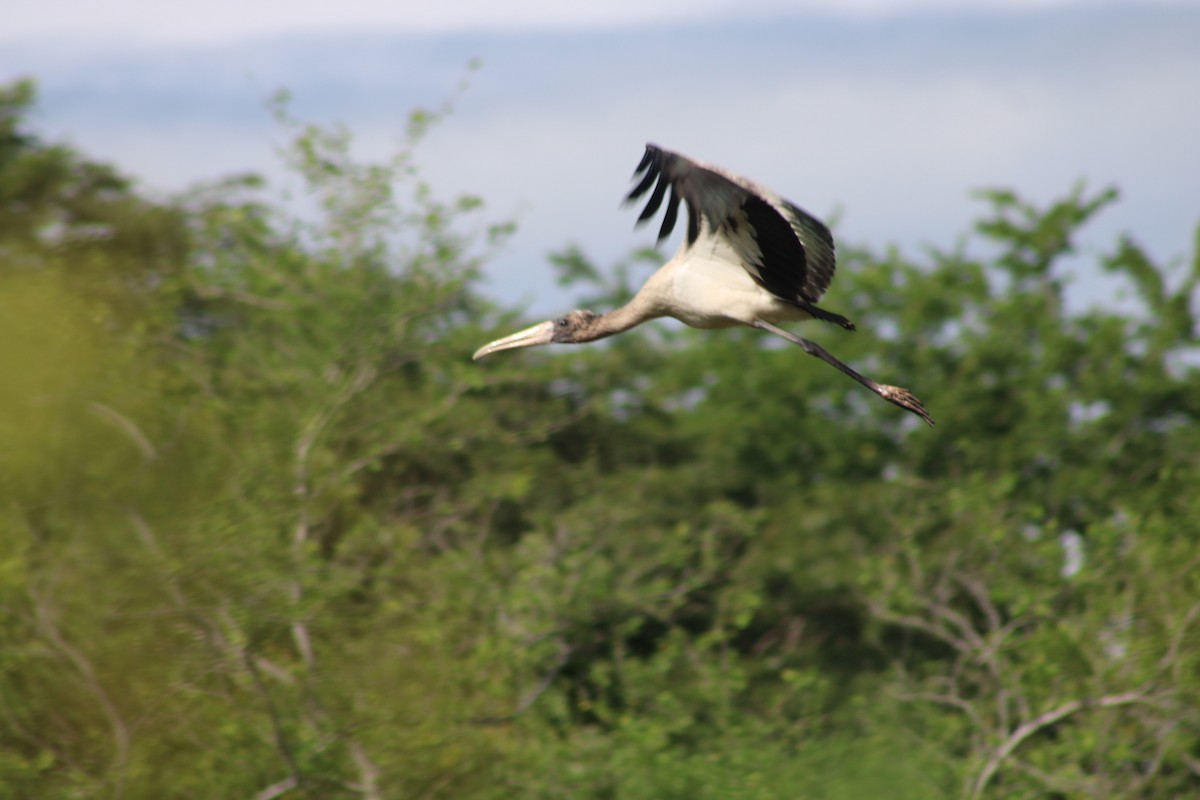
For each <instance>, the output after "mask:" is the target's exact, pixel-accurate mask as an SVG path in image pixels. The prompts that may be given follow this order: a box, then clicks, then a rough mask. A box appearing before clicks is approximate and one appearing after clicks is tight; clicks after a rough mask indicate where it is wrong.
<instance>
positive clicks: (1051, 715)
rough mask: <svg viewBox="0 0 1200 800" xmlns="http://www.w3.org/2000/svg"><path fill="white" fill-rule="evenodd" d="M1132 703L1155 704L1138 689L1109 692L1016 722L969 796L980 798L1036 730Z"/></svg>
mask: <svg viewBox="0 0 1200 800" xmlns="http://www.w3.org/2000/svg"><path fill="white" fill-rule="evenodd" d="M1134 704H1145V705H1154V704H1155V702H1154V700H1152V699H1151V698H1149V697H1147V696H1146V695H1145V694H1143V693H1142V692H1140V691H1132V692H1122V693H1120V694H1109V695H1104V696H1103V697H1098V698H1096V699H1094V700H1071V701H1069V702H1066V703H1063V704H1062V705H1061V706H1059V707H1058V708H1054V709H1051V710H1050V711H1047V712H1045V713H1043V714H1039V715H1038V716H1037V717H1034V718H1033V719H1031V720H1029V721H1028V722H1026V723H1024V724H1022V725H1019V726H1018V727H1017V728H1016V730H1014V731H1013V732H1012V733H1011V734H1009V736H1008V738H1007V739H1005V740H1004V741H1003V742H1002V743H1001V744H1000V746H999V747H997V748H996V750H995V752H993V753H992V755H991V756H990V757H989V758H988V760H987V762H986V763H985V764H984V765H983V769H982V770H980V772H979V776H978V777H977V778H976V779H975V784H974V786H973V787H972V788H971V792H970V797H971V798H972V799H973V800H974V798H979V797H982V796H983V792H984V790H985V789H986V788H987V785H988V783H990V782H991V780H992V778H993V777H995V775H996V773H997V772H998V771H999V770H1000V766H1001V765H1002V764H1003V763H1004V760H1005V759H1006V758H1008V757H1009V756H1010V755H1012V753H1013V751H1014V750H1016V749H1017V748H1018V747H1020V746H1021V744H1022V743H1024V742H1025V740H1026V739H1028V738H1029V737H1031V736H1033V735H1034V734H1036V733H1037V732H1038V731H1041V730H1044V729H1045V728H1048V727H1050V726H1051V725H1054V724H1055V723H1057V722H1060V721H1062V720H1063V719H1065V718H1067V717H1069V716H1071V715H1072V714H1075V713H1077V712H1079V711H1082V710H1084V709H1088V708H1113V707H1115V706H1127V705H1134Z"/></svg>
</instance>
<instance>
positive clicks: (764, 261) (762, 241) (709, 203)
mask: <svg viewBox="0 0 1200 800" xmlns="http://www.w3.org/2000/svg"><path fill="white" fill-rule="evenodd" d="M643 173H644V174H643ZM633 174H634V178H635V179H636V178H637V177H638V176H639V175H640V176H641V180H640V181H639V182H638V184H637V185H636V186H634V187H633V190H632V191H631V192H630V193H629V195H628V196H627V197H626V198H625V200H626V202H632V201H634V200H637V199H638V198H640V197H642V196H643V195H645V194H646V192H648V191H650V187H651V186H653V187H654V191H653V192H651V194H650V198H649V199H648V200H647V201H646V207H645V208H644V209H642V213H641V214H639V215H638V223H643V222H645V221H646V220H648V219H650V218H651V217H652V216H654V215H655V214H656V213H657V212H658V209H659V208H660V207H661V206H662V202H663V200H664V199H666V198H667V196H668V194H669V199H668V200H667V210H666V214H665V215H664V217H663V221H662V227H661V228H659V231H658V240H659V241H660V242H661V241H662V240H663V239H665V238H666V237H667V236H668V235H669V234H670V233H671V231H672V230H673V229H674V228H675V222H676V219H677V217H678V216H679V202H680V199H682V200H683V202H684V203H685V204H686V205H687V215H688V230H687V242H688V246H689V247H690V246H693V245H695V244H696V242H697V241H698V240H699V239H700V238H701V237H702V236H719V237H722V238H724V239H725V241H726V242H727V243H728V244H729V245H730V247H732V249H733V250H734V251H735V252H736V253H737V254H738V256H739V259H740V261H741V266H742V267H744V268H745V269H746V271H747V272H749V273H750V276H751V277H753V278H754V280H756V281H757V282H758V283H759V284H760V285H761V286H762V287H763V288H765V289H766V290H767V291H769V292H770V293H771V294H773V295H775V296H776V297H779V298H780V299H783V300H786V301H788V302H789V303H795V302H797V301H802V302H805V303H815V302H817V300H819V299H820V298H821V295H823V294H824V293H825V290H826V289H828V288H829V284H830V282H831V281H832V280H833V273H834V269H835V257H834V246H833V237H832V236H831V235H830V233H829V229H828V228H826V227H825V225H824V224H823V223H822V222H821V221H820V220H819V219H817V218H816V217H814V216H812V215H811V214H808V213H806V212H805V211H804V210H802V209H800V208H798V207H797V206H795V205H794V204H792V203H790V202H788V201H787V200H784V199H783V198H782V197H780V196H779V195H777V194H776V193H775V192H772V191H771V190H770V189H767V188H765V187H762V186H759V185H757V184H755V183H753V182H751V181H748V180H746V179H745V178H742V177H740V176H738V175H734V174H733V173H731V172H727V171H726V170H723V169H721V168H720V167H714V166H711V165H708V164H704V163H702V162H699V161H695V160H693V159H690V158H688V157H687V156H684V155H680V154H679V153H674V152H672V151H670V150H664V149H662V148H661V147H658V146H656V145H653V144H648V145H646V154H645V155H644V156H643V157H642V161H641V163H640V164H638V167H637V169H636V170H634V173H633Z"/></svg>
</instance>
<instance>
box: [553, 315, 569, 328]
mask: <svg viewBox="0 0 1200 800" xmlns="http://www.w3.org/2000/svg"><path fill="white" fill-rule="evenodd" d="M554 324H555V325H557V326H558V327H560V328H565V327H567V326H568V325H570V324H571V321H570V320H569V319H567V318H566V317H559V318H558V319H556V320H554Z"/></svg>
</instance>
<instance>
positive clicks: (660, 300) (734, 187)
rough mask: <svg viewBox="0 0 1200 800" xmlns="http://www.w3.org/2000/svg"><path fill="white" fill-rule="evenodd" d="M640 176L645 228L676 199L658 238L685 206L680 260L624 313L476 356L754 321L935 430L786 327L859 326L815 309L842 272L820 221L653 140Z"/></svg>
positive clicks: (584, 320)
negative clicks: (657, 322) (656, 323)
mask: <svg viewBox="0 0 1200 800" xmlns="http://www.w3.org/2000/svg"><path fill="white" fill-rule="evenodd" d="M643 173H644V174H643ZM639 175H641V176H642V177H641V180H640V181H639V182H638V184H637V185H636V186H634V187H633V190H632V191H631V192H630V193H629V195H628V197H626V198H625V201H626V203H629V202H632V201H634V200H637V199H638V198H640V197H642V196H643V195H645V194H646V192H648V191H650V187H651V186H653V187H654V191H653V192H652V193H651V195H650V199H649V200H648V201H647V203H646V207H645V209H643V210H642V213H641V214H640V215H639V216H638V223H643V222H645V221H646V220H648V219H650V218H651V217H652V216H654V215H655V214H656V213H657V212H658V210H659V208H660V207H661V206H662V202H663V200H664V199H666V198H667V197H668V193H669V199H668V200H667V210H666V214H665V216H664V218H663V222H662V227H661V228H660V229H659V231H658V241H659V242H662V240H663V239H665V238H666V237H667V236H668V235H669V234H670V233H671V231H672V229H674V227H675V221H676V218H677V217H678V216H679V203H680V200H682V201H683V202H684V203H686V204H687V223H688V225H687V237H686V238H685V239H684V241H683V244H681V245H680V247H679V251H678V252H677V253H676V254H675V256H674V257H673V258H672V259H671V260H670V261H668V262H667V263H666V264H664V265H663V266H662V267H660V268H659V270H658V271H657V272H655V273H654V274H653V275H651V276H650V279H649V280H647V281H646V283H645V285H644V286H642V288H641V289H640V290H639V291H638V293H637V295H636V296H634V298H633V299H632V300H630V301H629V303H627V304H626V305H624V306H622V307H621V308H618V309H616V310H615V311H609V312H608V313H606V314H597V313H595V312H592V311H572V312H570V313H569V314H566V315H565V316H562V317H559V318H558V319H552V320H548V321H546V322H543V323H540V324H538V325H534V326H533V327H532V328H527V329H526V330H523V331H519V332H517V333H514V334H512V335H511V336H505V337H504V338H503V339H497V340H496V341H494V342H491V343H489V344H486V345H484V346H483V347H481V348H479V350H477V351H476V352H475V355H474V358H475V359H476V360H478V359H480V358H483V357H484V356H486V355H490V354H492V353H495V352H498V351H500V350H508V349H511V348H514V347H533V346H535V345H543V344H579V343H582V342H591V341H595V340H596V339H602V338H604V337H606V336H612V335H613V334H615V333H621V332H622V331H627V330H629V329H630V328H632V327H633V326H635V325H639V324H641V323H643V322H645V321H646V320H649V319H655V318H657V317H673V318H675V319H677V320H679V321H680V322H683V323H684V324H687V325H690V326H692V327H693V328H728V327H731V326H734V325H748V326H750V327H752V328H759V329H761V330H764V331H769V332H770V333H773V334H775V335H776V336H782V337H783V338H784V339H787V340H788V341H789V342H792V343H793V344H797V345H799V346H800V347H802V348H804V352H806V353H808V354H809V355H811V356H816V357H817V358H819V359H821V360H822V361H824V362H825V363H826V364H830V365H831V366H834V367H836V368H837V369H839V370H841V371H842V372H844V373H845V374H846V375H848V376H850V377H851V378H853V379H854V380H856V381H858V382H859V383H861V384H862V385H863V386H865V387H867V388H868V389H870V390H871V391H872V392H875V394H877V395H879V396H880V397H882V398H883V399H884V400H887V401H888V402H890V403H894V404H896V405H898V406H900V407H901V408H903V409H906V410H908V411H911V412H912V413H914V414H916V415H917V416H918V417H920V418H921V419H923V420H925V422H927V423H929V424H930V425H932V424H933V418H932V417H930V416H929V412H927V411H926V410H925V407H924V406H923V405H921V401H920V400H918V399H917V398H916V397H914V396H913V395H912V393H910V392H909V391H908V390H907V389H902V388H900V387H899V386H888V385H887V384H883V383H876V382H875V381H873V380H871V379H870V378H868V377H866V376H864V375H861V374H859V373H858V372H855V371H854V370H853V369H851V368H850V367H848V366H847V365H846V364H844V363H842V362H841V361H839V360H838V359H836V358H834V357H833V356H831V355H830V354H829V353H827V352H826V351H825V349H824V348H823V347H821V346H820V345H818V344H816V343H815V342H810V341H809V340H807V339H802V338H800V337H799V336H797V335H795V334H794V333H791V332H790V331H786V330H784V329H782V328H780V327H778V324H779V323H783V322H795V321H798V320H806V319H819V320H823V321H825V322H832V323H836V324H837V325H840V326H842V327H843V328H845V329H847V330H854V323H852V322H850V320H848V319H846V318H845V317H843V316H841V315H840V314H834V313H833V312H831V311H826V310H825V309H823V308H818V307H817V305H816V303H817V301H818V300H820V299H821V295H823V294H824V293H825V290H826V289H828V288H829V283H830V281H832V280H833V272H834V253H833V237H832V236H831V235H830V233H829V229H828V228H826V227H825V225H824V224H823V223H822V222H821V221H820V220H818V219H817V218H816V217H813V216H811V215H810V214H808V213H806V212H805V211H803V210H801V209H800V208H798V207H797V206H795V205H794V204H792V203H790V202H788V201H787V200H785V199H784V198H782V197H780V196H779V195H778V194H776V193H775V192H773V191H771V190H770V189H767V188H766V187H764V186H760V185H758V184H757V183H753V182H752V181H749V180H746V179H745V178H742V177H740V176H738V175H734V174H733V173H731V172H728V171H727V170H724V169H721V168H720V167H716V166H713V165H711V164H705V163H703V162H701V161H696V160H694V159H691V158H688V157H687V156H684V155H681V154H679V153H675V152H672V151H670V150H665V149H663V148H661V147H658V146H656V145H653V144H648V145H646V154H645V156H644V157H643V158H642V161H641V163H640V164H638V168H637V169H636V170H635V171H634V175H633V177H634V179H635V180H636V179H637V178H638V176H639Z"/></svg>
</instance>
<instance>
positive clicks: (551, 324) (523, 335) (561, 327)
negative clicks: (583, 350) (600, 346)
mask: <svg viewBox="0 0 1200 800" xmlns="http://www.w3.org/2000/svg"><path fill="white" fill-rule="evenodd" d="M600 318H601V315H599V314H597V313H596V312H594V311H572V312H570V313H569V314H564V315H563V316H561V317H558V318H556V319H550V320H546V321H545V322H539V323H538V324H537V325H534V326H533V327H532V328H526V329H525V330H523V331H517V332H516V333H514V334H511V335H509V336H505V337H504V338H503V339H497V340H496V341H494V342H489V343H488V344H485V345H484V346H483V347H481V348H479V349H478V350H476V351H475V355H474V356H472V358H473V359H474V360H476V361H478V360H479V359H481V358H483V357H484V356H489V355H491V354H492V353H496V352H499V351H500V350H512V349H513V348H517V347H537V346H538V345H543V344H580V343H582V342H590V341H592V340H594V339H599V338H600V337H601V336H603V335H605V333H603V332H600V331H599V330H598V327H597V325H596V321H597V320H599V319H600Z"/></svg>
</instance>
